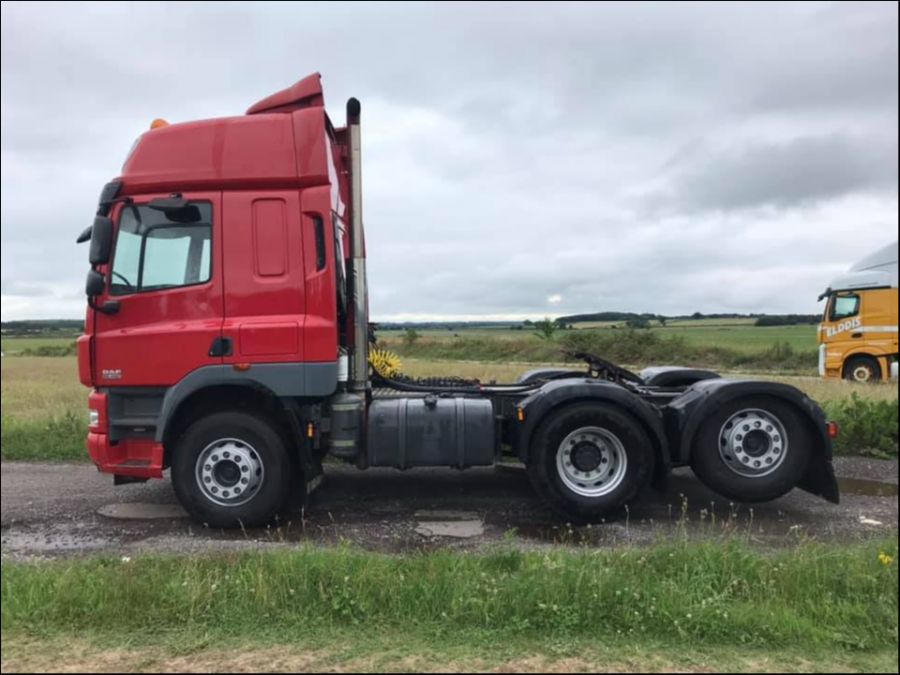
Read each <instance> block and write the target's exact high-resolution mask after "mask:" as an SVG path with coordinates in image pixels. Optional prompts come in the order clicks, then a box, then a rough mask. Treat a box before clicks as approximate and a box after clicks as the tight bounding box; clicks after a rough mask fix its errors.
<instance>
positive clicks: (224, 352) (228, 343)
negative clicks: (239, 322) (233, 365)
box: [209, 337, 232, 356]
mask: <svg viewBox="0 0 900 675" xmlns="http://www.w3.org/2000/svg"><path fill="white" fill-rule="evenodd" d="M231 353H232V340H231V338H229V337H217V338H216V339H215V340H213V341H212V345H210V348H209V355H210V356H231Z"/></svg>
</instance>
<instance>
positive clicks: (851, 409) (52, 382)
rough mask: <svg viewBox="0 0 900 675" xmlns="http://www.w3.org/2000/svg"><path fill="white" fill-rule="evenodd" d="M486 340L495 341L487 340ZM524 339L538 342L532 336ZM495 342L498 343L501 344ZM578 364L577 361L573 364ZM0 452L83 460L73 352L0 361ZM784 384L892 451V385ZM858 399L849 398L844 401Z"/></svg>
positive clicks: (507, 367) (427, 365)
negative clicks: (48, 356)
mask: <svg viewBox="0 0 900 675" xmlns="http://www.w3.org/2000/svg"><path fill="white" fill-rule="evenodd" d="M492 344H493V346H494V347H496V346H497V343H496V342H495V343H492ZM528 344H529V345H531V346H536V347H538V348H540V347H541V345H542V344H543V343H542V342H541V341H540V340H537V339H534V338H532V339H531V340H530V341H529V342H528ZM501 347H502V345H501ZM519 361H520V362H518V363H510V362H509V360H504V361H462V360H458V359H443V360H436V359H433V358H426V359H419V358H406V357H404V359H403V370H404V372H406V373H407V374H409V375H412V376H414V377H425V376H438V375H458V376H462V377H475V378H478V379H480V380H482V381H483V382H490V381H491V380H496V381H500V382H512V381H514V380H515V378H516V377H517V376H518V375H520V374H521V373H523V372H524V371H526V370H529V369H530V368H533V367H534V366H535V364H534V363H532V364H528V363H524V362H521V361H527V359H521V360H519ZM575 367H578V368H580V367H581V364H577V366H575ZM0 372H2V378H0V387H2V428H0V456H2V458H3V459H4V460H32V461H87V459H88V457H87V452H86V451H85V449H84V438H85V433H86V420H87V395H88V390H87V389H86V388H85V387H83V386H82V385H81V383H80V382H79V381H78V369H77V364H76V361H75V359H74V358H71V357H69V358H58V359H47V358H38V357H17V358H9V359H3V360H2V362H0ZM756 377H760V378H762V379H772V380H776V381H781V382H786V383H788V384H792V385H794V386H796V387H798V388H800V389H802V390H803V391H805V392H807V393H808V394H809V395H810V396H812V397H813V398H814V399H815V400H817V401H819V402H820V403H821V404H822V405H823V406H824V407H825V409H826V410H827V412H828V413H829V415H830V417H831V418H832V419H834V420H835V421H837V422H838V423H839V424H840V426H841V429H842V431H841V436H840V438H839V439H838V442H837V445H836V451H837V452H838V453H841V454H874V455H876V456H885V455H886V456H896V455H897V426H898V421H897V409H898V406H897V386H896V385H895V384H879V385H856V384H850V383H847V382H842V381H838V380H824V379H822V378H818V377H790V376H770V375H756ZM853 399H858V401H857V402H852V401H853Z"/></svg>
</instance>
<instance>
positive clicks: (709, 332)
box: [378, 319, 817, 353]
mask: <svg viewBox="0 0 900 675" xmlns="http://www.w3.org/2000/svg"><path fill="white" fill-rule="evenodd" d="M613 325H619V326H622V325H623V323H622V322H615V321H604V322H586V323H579V324H576V325H575V328H574V329H573V330H576V331H594V330H601V331H606V330H624V329H623V328H618V329H613V328H612V326H613ZM816 330H817V328H816V326H810V325H801V326H754V325H753V319H696V320H694V319H690V320H683V321H672V322H669V323H667V324H666V326H664V327H663V326H659V325H653V326H652V327H651V328H649V329H647V332H650V333H654V334H657V335H660V336H673V335H677V336H681V337H682V338H683V339H685V340H686V341H687V342H688V343H689V344H692V345H698V346H704V347H723V348H727V349H735V350H739V351H743V352H745V353H749V352H753V351H758V350H760V349H764V348H767V347H771V346H772V345H774V344H777V343H782V344H789V345H791V348H793V349H795V350H797V351H804V350H805V351H815V350H816V348H817V342H816ZM417 332H418V333H419V335H421V337H422V338H426V339H429V340H435V341H452V340H458V339H460V338H491V339H497V340H521V339H523V338H529V337H531V336H534V335H535V331H534V330H513V329H510V328H503V327H499V328H472V329H461V330H419V331H417ZM567 332H569V331H558V333H557V335H560V336H561V335H563V334H564V333H567ZM403 334H404V331H397V330H389V331H387V330H379V331H378V336H379V337H380V338H382V339H385V340H388V341H400V340H401V339H402V337H403ZM531 339H537V338H536V337H533V338H531Z"/></svg>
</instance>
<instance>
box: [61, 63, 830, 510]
mask: <svg viewBox="0 0 900 675" xmlns="http://www.w3.org/2000/svg"><path fill="white" fill-rule="evenodd" d="M361 166H362V162H361V142H360V104H359V102H358V101H357V100H356V99H350V101H348V103H347V119H346V124H345V126H344V127H341V128H335V127H334V126H333V125H332V124H331V122H330V120H329V118H328V116H327V115H326V113H325V108H324V98H323V95H322V87H321V82H320V78H319V75H318V74H315V75H311V76H309V77H306V78H304V79H302V80H300V81H299V82H297V83H296V84H295V85H293V86H292V87H289V88H288V89H285V90H283V91H280V92H278V93H276V94H273V95H272V96H269V97H267V98H265V99H263V100H262V101H260V102H259V103H257V104H255V105H253V106H251V107H250V109H249V110H248V111H247V113H246V114H245V115H243V116H238V117H227V118H222V119H211V120H201V121H197V122H187V123H184V124H171V125H170V124H166V123H164V122H162V121H156V122H154V123H153V125H152V128H151V129H150V130H149V131H147V132H146V133H144V134H143V135H142V136H141V137H140V138H139V139H138V141H137V142H136V143H135V145H134V147H133V148H132V150H131V152H130V154H129V155H128V157H127V159H126V160H125V164H124V166H123V168H122V174H121V176H119V177H118V178H116V179H115V180H113V181H111V182H109V183H108V184H107V185H106V186H105V187H104V188H103V190H102V192H101V196H100V201H99V205H98V209H97V214H96V217H95V219H94V224H93V225H92V226H91V227H90V228H88V229H87V230H85V232H84V233H83V234H82V236H81V237H79V241H88V240H90V255H89V260H90V263H91V270H90V272H89V273H88V278H87V283H86V288H85V290H86V294H87V296H88V310H87V319H86V331H85V335H84V336H82V337H81V338H80V339H79V341H78V361H79V373H80V377H81V381H82V382H83V383H84V384H85V385H86V386H88V387H90V388H91V389H92V391H91V394H90V396H89V407H90V427H89V433H88V438H87V447H88V452H89V454H90V456H91V459H92V460H93V461H94V463H95V464H96V465H97V467H98V469H99V470H100V471H103V472H106V473H110V474H113V475H114V476H115V478H116V481H117V482H133V481H140V480H147V479H149V478H160V477H162V476H163V472H164V470H165V469H167V468H169V469H171V476H172V483H173V486H174V488H175V492H176V494H177V496H178V498H179V501H180V502H181V503H182V505H183V506H184V507H185V508H186V509H187V511H188V512H189V513H190V514H191V516H192V517H193V518H194V519H195V520H197V521H199V522H201V523H204V524H207V525H212V526H223V527H228V526H237V525H241V526H251V525H261V524H264V523H267V522H270V521H271V519H272V518H273V517H274V516H275V515H276V514H278V513H279V512H280V511H282V510H283V509H285V508H287V507H289V506H290V505H291V504H293V503H295V502H296V498H297V497H303V496H305V494H307V493H308V490H309V489H310V488H311V487H313V486H314V485H316V484H317V483H318V482H319V479H320V477H321V476H322V473H323V471H322V459H323V458H324V457H325V455H331V456H333V457H335V458H338V459H341V460H344V461H346V462H350V463H353V464H355V465H356V466H357V467H359V468H361V469H364V468H367V467H376V466H377V467H392V468H397V469H409V468H416V467H425V466H444V467H454V468H458V469H466V468H468V467H473V466H490V465H491V464H493V463H494V462H496V461H498V460H501V459H504V458H505V459H509V458H517V459H518V460H520V461H521V462H523V463H524V464H525V466H526V468H527V470H528V472H529V475H530V477H531V481H532V483H533V485H534V486H535V488H536V489H537V492H538V493H539V494H540V495H541V496H542V497H543V498H544V499H545V501H546V502H547V503H548V504H549V505H550V506H551V507H552V508H553V509H554V510H556V511H558V512H560V513H561V514H563V515H564V516H565V517H566V518H567V519H568V520H570V521H598V520H601V519H602V518H604V517H607V516H608V515H609V514H611V513H613V512H615V511H617V510H620V509H621V507H622V506H623V505H625V504H627V503H628V502H629V501H631V500H633V499H636V498H637V497H638V495H640V494H641V493H642V491H643V489H644V488H645V487H646V486H648V485H650V484H653V485H660V484H662V483H663V482H664V481H665V478H666V476H667V475H668V472H669V470H670V469H671V468H672V467H673V466H691V467H692V468H693V469H694V471H695V473H696V474H697V476H698V477H699V478H700V479H701V480H702V481H703V482H704V483H706V484H707V485H708V486H709V487H711V488H712V489H714V490H716V491H717V492H719V493H720V494H723V495H726V496H727V497H729V498H731V499H737V500H742V501H764V500H769V499H774V498H777V497H779V496H781V495H783V494H785V493H786V492H788V491H789V490H791V489H793V488H794V487H795V486H796V487H801V488H803V489H806V490H809V491H812V492H814V493H816V494H820V495H822V496H824V497H826V498H827V499H830V500H832V501H836V500H837V499H838V490H837V484H836V481H835V478H834V472H833V469H832V465H831V440H830V438H829V436H828V430H827V429H828V427H827V425H826V422H825V417H824V413H823V412H822V410H821V409H820V408H819V407H818V406H817V405H816V404H815V403H814V402H813V401H811V400H810V399H809V398H808V397H806V396H805V395H804V394H803V393H802V392H800V391H798V390H797V389H795V388H794V387H790V386H788V385H784V384H776V383H765V382H744V381H732V380H726V379H724V378H721V377H719V376H718V375H717V374H715V373H710V372H707V371H700V370H696V369H689V368H678V367H662V368H651V369H647V370H646V371H643V372H641V373H640V374H637V373H632V372H630V371H628V370H627V369H624V368H622V367H620V366H617V365H615V364H612V363H610V362H609V361H606V360H605V359H603V358H602V357H600V356H598V355H593V354H576V355H574V356H575V357H576V358H578V359H581V360H584V361H585V362H586V363H587V366H588V367H587V369H586V370H580V371H578V370H571V369H549V370H548V369H543V370H540V371H536V372H532V373H528V374H526V375H524V376H523V377H521V378H520V379H519V380H518V381H517V382H515V383H513V384H504V385H494V384H491V385H483V384H482V383H480V382H477V381H472V382H467V381H462V380H459V379H458V378H456V379H449V380H441V381H433V380H431V381H428V382H416V381H413V380H410V379H409V378H405V379H398V378H396V377H394V378H391V377H388V376H386V375H384V374H381V373H378V372H375V371H370V367H369V363H368V348H369V342H370V339H371V337H372V333H371V326H370V324H369V322H368V300H367V297H368V294H367V286H366V264H365V263H366V260H365V238H364V234H363V224H362V184H361ZM570 356H573V355H570Z"/></svg>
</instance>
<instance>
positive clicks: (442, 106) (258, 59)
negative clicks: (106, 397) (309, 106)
mask: <svg viewBox="0 0 900 675" xmlns="http://www.w3.org/2000/svg"><path fill="white" fill-rule="evenodd" d="M0 13H2V27H0V30H2V43H0V56H2V66H0V67H2V73H0V74H2V78H0V89H2V110H0V126H2V149H0V150H2V152H0V164H2V167H0V173H2V194H3V200H2V204H0V238H2V247H0V258H2V261H0V262H2V279H3V281H2V295H3V297H2V316H3V319H4V320H7V319H14V318H27V317H46V316H60V317H70V318H72V317H74V318H78V317H80V316H82V315H83V312H84V300H83V297H82V296H81V293H82V288H83V284H84V274H85V272H86V270H87V267H88V266H87V260H86V258H87V249H86V247H84V246H81V247H78V246H76V245H75V244H74V239H75V237H76V236H77V235H78V233H79V232H80V231H81V230H82V229H83V228H84V226H86V225H88V224H90V222H91V219H92V217H93V213H94V210H95V205H96V199H97V195H98V193H99V190H100V188H101V186H102V185H103V184H104V183H105V182H106V181H107V180H109V179H110V178H112V177H114V176H115V175H116V174H117V173H118V172H119V170H120V167H121V163H122V160H123V159H124V157H125V154H126V153H127V151H128V149H129V147H130V146H131V144H132V142H133V140H134V139H135V137H136V136H137V135H138V134H140V133H142V132H143V131H145V130H146V128H147V126H148V125H149V123H150V121H151V120H152V119H154V118H156V117H163V118H166V119H168V120H169V121H171V122H179V121H185V120H191V119H202V118H207V117H216V116H224V115H233V114H241V113H242V112H243V111H244V110H245V109H246V108H247V107H248V106H249V105H250V104H251V103H253V102H255V101H257V100H259V99H260V98H262V97H263V96H266V95H268V94H270V93H272V92H273V91H276V90H278V89H281V88H283V87H285V86H287V85H289V84H291V83H292V82H294V81H296V80H297V79H298V78H300V77H302V76H304V75H306V74H307V73H309V72H311V71H314V70H318V71H320V72H322V73H323V77H324V83H325V96H326V102H327V104H328V108H329V111H330V113H331V115H332V117H333V119H334V120H335V122H337V123H340V122H341V120H342V119H343V111H342V109H343V101H344V100H346V98H348V97H349V96H351V95H353V96H358V97H359V98H360V99H361V100H362V102H363V157H364V160H363V161H364V190H365V205H366V214H365V220H366V226H367V229H366V233H367V236H368V247H367V248H368V254H369V268H368V269H369V280H370V290H371V309H372V315H373V317H374V318H375V319H376V320H377V319H381V320H386V319H395V318H397V317H407V318H409V317H417V316H422V317H424V316H429V317H435V316H453V317H462V316H465V317H475V316H511V317H515V316H522V317H526V316H527V317H538V318H539V317H541V316H543V315H544V313H546V312H547V311H548V309H552V312H553V313H554V314H568V313H576V312H579V313H580V312H587V311H598V310H607V309H608V310H614V309H618V310H631V311H652V312H664V313H665V312H669V313H679V312H693V311H705V312H712V311H731V310H734V311H768V312H777V311H804V312H806V311H815V309H816V306H817V305H816V302H815V298H816V296H817V295H818V292H820V291H821V290H822V288H823V287H824V285H825V284H826V283H827V281H828V279H829V278H830V277H831V276H832V275H833V274H834V273H836V272H838V271H840V270H842V269H845V268H846V267H848V266H849V265H850V264H851V263H852V262H853V261H854V260H855V259H856V258H859V257H861V256H862V255H864V254H865V253H867V252H868V251H869V249H874V248H876V247H877V246H878V245H879V244H881V243H882V242H884V241H887V240H889V239H892V238H894V237H895V236H896V234H895V233H896V230H897V207H898V200H897V94H898V77H897V62H898V57H897V53H898V52H897V31H896V26H897V6H896V4H893V3H873V4H868V3H779V4H768V5H764V6H759V5H753V4H739V3H721V4H712V3H687V4H681V3H653V4H651V3H640V4H638V3H634V4H630V3H622V4H613V3H602V4H587V3H564V2H559V3H540V4H538V3H522V4H515V5H510V4H506V3H503V4H500V3H497V4H494V3H479V4H460V3H422V4H419V3H396V4H385V3H358V4H357V3H354V4H338V3H302V4H287V3H284V4H282V3H263V2H258V3H248V4H244V5H235V4H228V3H225V4H219V3H217V4H213V3H153V4H151V3H128V4H114V3H79V4H77V5H76V4H55V5H48V4H37V3H35V4H30V3H3V5H2V7H0ZM99 36H102V39H101V38H100V37H99ZM236 45H239V47H237V48H236V47H235V46H236ZM556 297H558V298H559V300H558V302H550V300H551V299H555V298H556Z"/></svg>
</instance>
